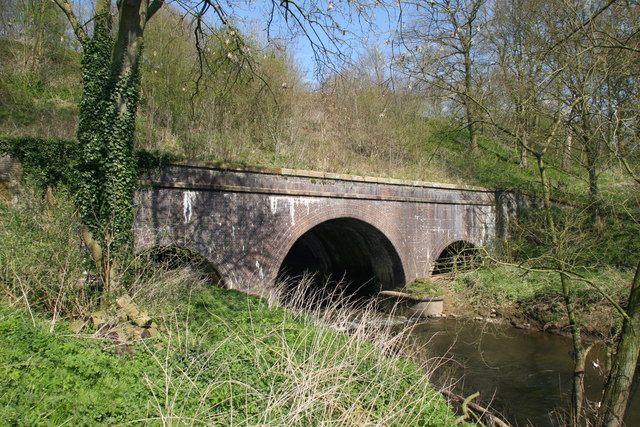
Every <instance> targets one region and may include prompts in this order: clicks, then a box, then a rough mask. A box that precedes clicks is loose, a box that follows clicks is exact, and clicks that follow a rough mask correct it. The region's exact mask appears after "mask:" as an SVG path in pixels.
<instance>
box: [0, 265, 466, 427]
mask: <svg viewBox="0 0 640 427" xmlns="http://www.w3.org/2000/svg"><path fill="white" fill-rule="evenodd" d="M174 274H176V273H174ZM177 274H180V276H181V278H182V280H179V281H178V282H177V283H176V284H179V285H180V286H182V287H183V289H182V292H177V293H174V294H173V295H169V294H164V295H163V297H162V298H159V296H160V295H154V297H155V298H153V299H151V300H149V299H147V298H148V297H149V295H138V298H140V299H139V300H140V301H147V304H149V302H150V301H151V302H153V301H155V302H156V303H158V302H160V303H161V304H160V305H159V306H156V307H155V309H154V313H156V314H159V313H163V314H164V316H163V317H162V318H161V319H160V327H161V338H158V339H155V340H146V341H144V342H142V341H140V342H137V343H131V344H130V345H131V347H130V351H131V352H130V353H129V354H127V355H125V356H118V355H116V354H114V351H113V344H111V341H109V340H106V341H100V340H95V339H89V337H90V335H87V334H89V333H91V330H87V329H85V330H84V333H83V334H82V335H80V336H74V335H69V333H68V332H67V330H66V328H67V327H68V324H67V322H59V323H57V324H56V328H55V331H54V332H53V333H51V332H50V331H49V330H48V329H50V326H49V325H48V321H46V320H43V319H42V318H41V316H40V315H38V314H36V315H35V316H33V314H32V315H31V316H30V315H29V314H28V313H27V312H26V311H25V310H24V309H20V310H16V309H15V308H9V307H8V306H7V305H6V303H5V302H3V303H2V304H0V360H2V361H3V362H2V368H1V369H2V371H3V375H2V376H1V379H0V402H1V403H2V405H0V406H1V407H2V408H3V409H2V410H0V415H1V416H2V418H3V420H5V421H7V422H9V423H27V424H40V423H45V424H60V423H63V422H71V423H73V424H93V423H107V424H120V423H135V424H147V423H151V424H163V423H171V424H174V423H179V424H183V423H184V424H192V423H206V424H223V425H230V424H234V425H236V424H239V425H301V426H302V425H320V424H327V423H329V424H337V425H353V426H356V425H357V426H360V425H379V424H380V423H382V424H385V425H425V426H445V425H453V422H454V420H455V418H456V417H455V416H454V414H453V413H452V412H451V409H450V408H449V407H448V405H447V403H446V401H445V399H444V398H443V397H442V396H441V395H440V394H439V393H437V392H436V391H434V390H433V388H432V387H431V386H430V385H429V383H428V379H427V377H426V376H425V374H424V372H423V370H422V369H420V368H419V367H418V366H416V365H415V364H413V363H412V362H409V361H408V360H407V359H401V358H399V357H398V356H392V355H385V354H387V353H388V350H389V349H390V348H395V347H394V346H396V345H397V343H398V339H399V337H398V336H396V335H395V334H391V333H390V331H389V330H386V331H377V332H376V333H375V336H374V335H373V334H372V333H371V332H367V331H366V329H365V323H364V321H363V324H362V326H361V327H360V328H359V329H358V331H355V332H354V333H353V334H352V335H351V336H347V335H344V334H342V333H338V332H334V331H333V330H332V329H331V327H330V326H331V324H335V322H340V321H343V320H344V316H345V315H347V314H348V313H346V312H345V313H340V312H332V313H330V314H325V317H324V318H319V317H315V318H314V317H312V316H310V315H308V314H307V313H305V314H302V313H294V312H290V311H287V310H284V309H281V308H277V307H273V306H269V304H268V303H267V302H266V301H264V300H261V299H258V298H255V297H251V296H247V295H246V294H243V293H240V292H237V291H229V290H222V289H216V288H211V287H209V285H208V284H207V283H203V282H201V281H199V280H198V278H197V276H194V275H193V273H189V272H188V271H185V270H182V272H180V273H177ZM156 279H158V281H157V282H153V283H150V282H148V281H147V282H146V283H145V285H146V286H147V287H151V288H152V289H154V290H161V289H162V288H163V287H165V286H166V285H167V277H166V276H165V275H160V276H157V277H156ZM173 289H174V291H175V290H178V289H176V288H173ZM178 295H179V297H180V298H177V296H178ZM176 307H177V308H176ZM315 315H316V316H317V315H319V313H315ZM371 315H372V314H371V313H370V314H369V316H371ZM329 319H331V320H329ZM372 384H375V387H372Z"/></svg>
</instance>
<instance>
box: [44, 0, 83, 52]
mask: <svg viewBox="0 0 640 427" xmlns="http://www.w3.org/2000/svg"><path fill="white" fill-rule="evenodd" d="M52 1H53V2H54V3H55V4H56V5H58V7H59V8H60V9H61V10H62V12H63V13H64V14H65V15H66V16H67V20H68V21H69V24H71V28H73V32H74V33H75V35H76V37H77V38H78V41H79V42H80V44H81V45H83V46H84V44H85V43H86V42H87V40H89V37H88V36H87V32H86V31H85V30H84V28H82V24H80V21H79V20H78V17H77V16H76V15H75V14H74V13H73V8H72V7H71V3H69V0H52Z"/></svg>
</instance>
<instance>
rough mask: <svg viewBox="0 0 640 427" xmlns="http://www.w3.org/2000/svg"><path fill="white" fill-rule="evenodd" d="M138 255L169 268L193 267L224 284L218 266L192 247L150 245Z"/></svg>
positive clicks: (211, 279)
mask: <svg viewBox="0 0 640 427" xmlns="http://www.w3.org/2000/svg"><path fill="white" fill-rule="evenodd" d="M138 256H140V257H142V258H143V259H145V261H147V262H148V263H150V264H151V265H154V266H156V267H158V268H163V269H167V270H176V269H180V268H186V267H191V268H193V269H195V270H196V271H198V272H199V273H201V274H202V275H204V277H205V278H206V280H207V282H210V283H212V284H216V285H218V286H221V287H223V286H224V281H223V279H222V275H221V274H220V272H219V270H218V268H217V267H216V266H215V265H214V264H213V263H212V262H211V261H210V260H209V259H207V258H206V257H205V256H204V255H202V254H201V253H200V252H198V251H196V250H195V249H192V248H190V247H187V246H180V245H176V244H169V245H155V246H149V247H146V248H144V249H143V250H142V251H140V252H139V254H138Z"/></svg>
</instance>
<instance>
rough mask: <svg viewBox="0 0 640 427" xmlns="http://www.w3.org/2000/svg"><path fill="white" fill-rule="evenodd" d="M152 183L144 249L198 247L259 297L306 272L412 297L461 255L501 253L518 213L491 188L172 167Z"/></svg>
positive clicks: (231, 281) (143, 216) (145, 201)
mask: <svg viewBox="0 0 640 427" xmlns="http://www.w3.org/2000/svg"><path fill="white" fill-rule="evenodd" d="M147 184H148V185H147V186H146V187H144V188H143V189H141V190H139V191H138V193H137V196H136V205H137V214H136V245H137V247H138V249H139V250H142V249H144V248H149V247H155V246H167V245H178V246H183V247H188V248H190V249H192V250H195V251H197V252H199V253H200V254H202V255H204V257H206V258H207V260H208V261H210V263H211V264H212V265H213V266H214V267H215V268H216V270H217V271H218V273H219V274H220V275H221V277H222V279H223V281H224V282H225V284H226V285H227V286H229V287H232V288H239V289H243V290H247V291H251V292H257V293H261V291H262V290H265V289H268V287H269V286H271V285H272V284H274V283H275V282H276V280H277V279H278V278H279V277H281V276H283V275H285V274H286V275H290V276H294V275H296V274H300V273H301V272H303V271H304V270H305V269H310V270H313V271H318V272H319V273H320V274H322V275H333V276H342V275H344V274H346V275H347V278H348V279H349V280H351V281H352V282H354V283H356V284H357V285H358V286H361V285H363V284H367V285H366V286H369V289H370V292H373V290H378V289H380V288H384V289H391V288H395V287H400V286H402V285H404V284H406V283H408V282H410V281H412V280H413V279H415V278H419V277H428V276H429V275H430V273H431V271H432V270H433V268H434V265H435V262H436V260H437V259H438V257H439V256H440V255H441V254H442V253H443V252H445V250H446V249H447V248H448V247H451V245H456V244H460V243H462V242H463V243H466V244H468V245H473V246H485V245H490V244H491V243H492V242H493V241H494V240H495V239H496V238H499V237H501V236H502V234H503V232H502V230H504V229H505V224H506V222H507V220H508V218H509V216H510V215H511V211H512V210H513V207H512V204H510V203H511V202H512V199H511V198H509V197H499V195H497V194H498V193H496V192H494V191H491V190H487V189H483V188H475V187H463V186H454V185H446V184H435V183H426V182H412V181H400V180H392V179H380V178H369V177H358V176H348V175H336V174H328V173H316V172H308V171H295V170H285V169H281V170H280V169H279V170H257V171H249V170H230V169H219V168H212V167H202V166H194V165H172V166H169V167H167V168H165V169H163V171H162V172H160V173H157V174H156V175H155V176H152V177H150V179H149V180H148V182H147ZM497 200H501V202H499V203H497V202H496V201H497ZM507 202H509V203H507ZM374 288H375V289H374Z"/></svg>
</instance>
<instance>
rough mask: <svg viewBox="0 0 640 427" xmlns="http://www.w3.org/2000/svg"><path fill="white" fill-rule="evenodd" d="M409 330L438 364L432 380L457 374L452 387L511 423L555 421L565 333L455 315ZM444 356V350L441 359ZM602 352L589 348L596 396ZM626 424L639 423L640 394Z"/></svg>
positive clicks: (565, 385) (563, 396)
mask: <svg viewBox="0 0 640 427" xmlns="http://www.w3.org/2000/svg"><path fill="white" fill-rule="evenodd" d="M412 334H414V336H415V337H416V339H417V341H418V342H419V343H420V344H423V345H422V346H421V354H422V356H423V357H424V358H428V359H429V360H430V363H432V364H433V363H441V364H442V366H440V367H439V368H438V369H437V370H436V371H435V373H434V374H433V376H432V381H433V382H434V383H435V384H437V385H439V386H442V385H443V384H444V383H445V382H447V381H449V382H450V381H453V380H456V379H457V382H456V384H455V386H454V391H456V392H457V393H458V394H460V395H464V396H468V395H470V394H472V393H474V392H476V391H479V392H480V398H479V399H480V401H479V402H478V401H476V402H477V403H484V404H489V403H490V406H491V408H493V409H494V410H496V411H497V412H499V413H500V414H502V415H503V417H504V418H505V419H506V420H507V421H509V422H510V423H511V424H512V425H517V426H527V425H534V426H557V425H559V422H558V413H559V412H561V411H563V410H564V408H567V402H568V399H569V397H570V393H571V377H572V366H571V356H570V354H571V353H570V352H571V342H570V340H569V339H568V338H566V337H563V336H558V335H551V334H545V333H542V332H533V331H524V330H520V329H515V328H512V327H507V326H499V325H494V324H487V323H483V322H473V321H460V320H454V319H435V320H429V321H426V322H424V323H421V324H420V325H418V326H416V328H415V329H414V330H413V332H412ZM442 355H446V356H445V357H444V358H442ZM602 365H604V351H603V349H602V348H601V347H600V348H595V349H594V350H592V352H591V354H590V357H589V359H588V363H587V370H586V388H587V395H588V397H589V399H590V400H591V401H597V400H598V397H599V396H600V393H601V390H602V384H603V382H604V370H603V369H602ZM625 421H626V424H627V425H628V426H640V399H639V398H638V393H636V395H635V396H634V398H633V399H632V403H631V407H630V409H629V411H628V414H627V418H626V420H625Z"/></svg>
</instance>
